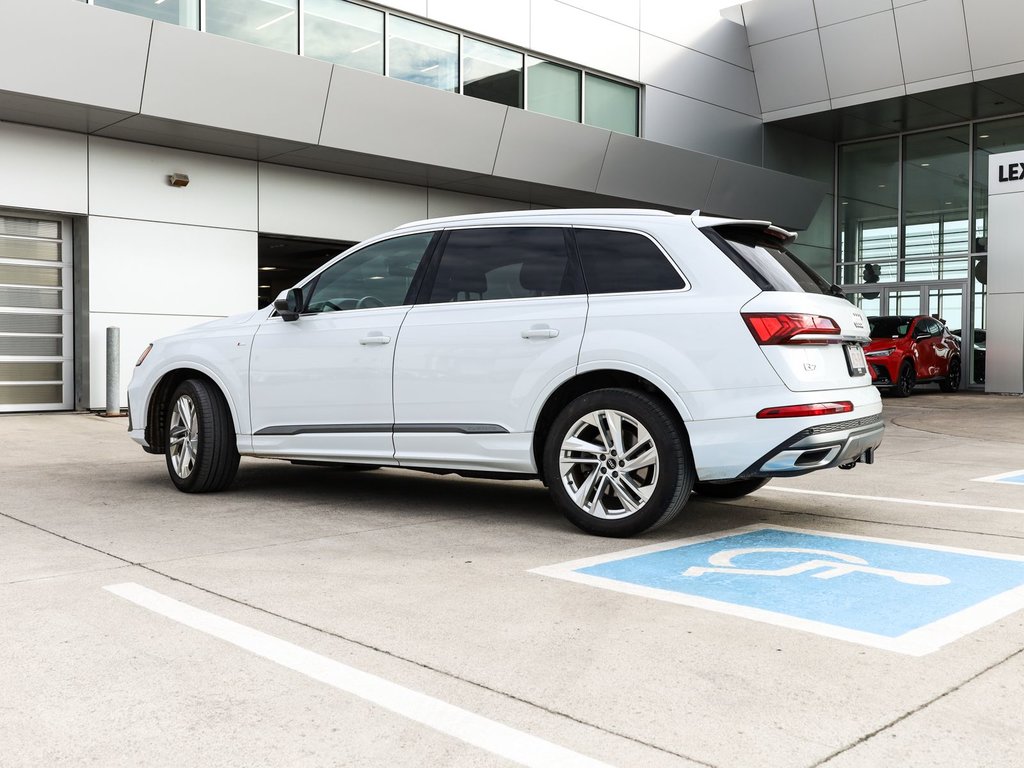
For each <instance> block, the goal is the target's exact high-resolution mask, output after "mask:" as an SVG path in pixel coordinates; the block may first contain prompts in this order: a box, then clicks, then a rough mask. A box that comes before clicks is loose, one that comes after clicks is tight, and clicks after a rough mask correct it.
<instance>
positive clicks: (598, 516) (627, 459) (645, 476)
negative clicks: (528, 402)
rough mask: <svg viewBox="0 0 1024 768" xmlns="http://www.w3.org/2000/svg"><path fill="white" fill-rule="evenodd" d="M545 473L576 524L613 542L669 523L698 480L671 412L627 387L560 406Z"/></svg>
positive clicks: (560, 504)
mask: <svg viewBox="0 0 1024 768" xmlns="http://www.w3.org/2000/svg"><path fill="white" fill-rule="evenodd" d="M544 474H545V477H546V478H547V479H548V488H549V491H550V492H551V496H552V498H553V499H554V501H555V503H556V504H557V505H558V507H559V508H560V509H561V510H562V512H563V513H564V514H565V516H566V517H567V518H568V519H569V521H570V522H571V523H573V525H575V526H577V527H578V528H581V529H582V530H584V531H586V532H588V533H594V534H597V535H599V536H615V537H625V536H633V535H635V534H637V533H640V532H642V531H646V530H649V529H651V528H655V527H657V526H659V525H664V524H665V523H667V522H668V521H669V520H671V519H672V518H674V517H675V516H676V515H677V514H678V513H679V511H680V510H681V509H682V508H683V506H684V505H685V504H686V501H687V498H688V497H689V494H690V490H691V488H692V487H693V482H694V480H695V477H696V473H695V471H694V467H693V458H692V457H691V455H690V447H689V444H688V443H687V440H686V435H685V432H684V431H683V429H682V426H681V424H679V422H678V419H677V417H676V416H675V414H674V413H672V411H671V410H670V408H669V407H668V406H666V405H663V404H662V403H661V402H659V401H658V400H656V399H654V398H653V397H651V396H649V395H647V394H645V393H643V392H637V391H634V390H628V389H600V390H596V391H594V392H590V393H587V394H585V395H581V396H580V397H578V398H576V399H575V400H573V401H572V402H571V403H569V405H567V406H566V407H565V409H564V410H563V411H562V412H561V413H560V414H559V415H558V417H557V418H556V419H555V421H554V424H552V426H551V430H550V432H549V433H548V435H547V440H546V442H545V447H544Z"/></svg>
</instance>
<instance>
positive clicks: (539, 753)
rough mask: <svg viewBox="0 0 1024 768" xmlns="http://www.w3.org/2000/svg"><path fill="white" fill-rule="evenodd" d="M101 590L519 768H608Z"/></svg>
mask: <svg viewBox="0 0 1024 768" xmlns="http://www.w3.org/2000/svg"><path fill="white" fill-rule="evenodd" d="M104 589H106V590H107V591H108V592H112V593H113V594H115V595H118V596H119V597H123V598H124V599H125V600H130V601H131V602H133V603H135V604H136V605H140V606H142V607H143V608H148V609H149V610H151V611H153V612H155V613H159V614H161V615H162V616H166V617H167V618H169V619H172V620H173V621H177V622H179V623H180V624H184V625H185V626H187V627H191V628H192V629H196V630H199V631H200V632H205V633H206V634H208V635H212V636H213V637H216V638H219V639H221V640H224V641H226V642H228V643H231V644H232V645H235V646H237V647H239V648H242V649H244V650H247V651H250V652H251V653H254V654H256V655H257V656H262V657H263V658H265V659H269V660H270V661H273V662H275V663H277V664H280V665H281V666H283V667H287V668H288V669H292V670H294V671H296V672H299V673H301V674H303V675H306V676H307V677H311V678H313V679H314V680H319V681H320V682H322V683H326V684H327V685H330V686H333V687H334V688H337V689H339V690H342V691H345V692H346V693H350V694H352V695H354V696H358V697H359V698H361V699H365V700H366V701H369V702H371V703H373V704H376V705H377V706H379V707H381V708H383V709H386V710H388V711H390V712H394V713H395V714H398V715H402V716H403V717H406V718H408V719H410V720H413V721H415V722H417V723H421V724H423V725H426V726H427V727H429V728H433V729H434V730H437V731H440V732H441V733H444V734H447V735H448V736H453V737H455V738H456V739H460V740H462V741H464V742H466V743H467V744H472V745H473V746H475V747H479V748H480V749H484V750H486V751H488V752H491V753H493V754H495V755H499V756H500V757H504V758H506V759H508V760H511V761H512V762H515V763H518V764H520V765H525V766H531V768H533V767H535V768H562V767H563V766H566V767H571V768H611V767H610V766H609V765H608V763H602V762H600V761H598V760H594V759H592V758H589V757H586V756H585V755H581V754H579V753H578V752H573V751H572V750H569V749H566V748H564V747H560V746H558V745H557V744H552V743H551V742H549V741H545V740H544V739H541V738H538V737H536V736H532V735H530V734H528V733H524V732H523V731H517V730H516V729H514V728H510V727H509V726H507V725H502V724H501V723H498V722H495V721H494V720H489V719H487V718H486V717H482V716H480V715H477V714H474V713H473V712H470V711H468V710H465V709H461V708H459V707H456V706H454V705H452V704H448V703H446V702H443V701H441V700H440V699H435V698H433V697H431V696H427V695H426V694H423V693H419V692H417V691H414V690H411V689H409V688H404V687H402V686H401V685H398V684H397V683H392V682H390V681H388V680H385V679H384V678H382V677H377V676H376V675H371V674H369V673H367V672H361V671H360V670H358V669H355V668H354V667H350V666H347V665H345V664H342V663H340V662H338V661H335V660H333V659H329V658H327V657H326V656H321V655H320V654H318V653H314V652H313V651H309V650H306V649H305V648H302V647H300V646H297V645H294V644H292V643H289V642H287V641H285V640H281V639H279V638H276V637H274V636H272V635H268V634H266V633H264V632H260V631H259V630H255V629H252V628H250V627H247V626H245V625H244V624H238V623H236V622H234V621H231V620H229V619H225V618H223V617H221V616H217V615H216V614H213V613H209V612H207V611H204V610H201V609H199V608H194V607H192V606H191V605H188V604H186V603H182V602H179V601H178V600H174V599H173V598H170V597H167V596H166V595H163V594H161V593H159V592H155V591H153V590H152V589H147V588H146V587H143V586H141V585H139V584H133V583H126V584H111V585H109V586H107V587H104Z"/></svg>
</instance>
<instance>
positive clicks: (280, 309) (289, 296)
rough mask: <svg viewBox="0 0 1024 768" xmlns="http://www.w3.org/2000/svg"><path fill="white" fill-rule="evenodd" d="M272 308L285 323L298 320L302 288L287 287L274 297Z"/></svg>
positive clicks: (300, 311) (300, 310)
mask: <svg viewBox="0 0 1024 768" xmlns="http://www.w3.org/2000/svg"><path fill="white" fill-rule="evenodd" d="M274 309H276V310H277V314H279V315H280V316H281V319H282V320H284V321H285V322H286V323H290V322H292V321H293V320H298V319H299V316H300V315H301V313H302V289H301V288H289V289H288V290H287V291H284V292H283V293H282V294H281V295H280V296H278V297H277V298H276V299H274Z"/></svg>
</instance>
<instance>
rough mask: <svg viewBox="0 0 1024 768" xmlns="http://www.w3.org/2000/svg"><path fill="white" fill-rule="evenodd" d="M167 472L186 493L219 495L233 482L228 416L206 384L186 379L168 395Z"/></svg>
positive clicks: (234, 462)
mask: <svg viewBox="0 0 1024 768" xmlns="http://www.w3.org/2000/svg"><path fill="white" fill-rule="evenodd" d="M167 471H168V473H169V474H170V476H171V480H172V481H173V483H174V484H175V485H176V486H177V487H178V490H180V491H185V492H186V493H209V492H213V491H221V490H224V489H225V488H227V487H228V486H229V485H230V484H231V481H232V480H234V479H235V473H236V472H237V471H238V446H237V445H236V443H235V428H234V424H233V422H232V420H231V412H230V411H229V410H228V404H227V403H226V402H225V401H224V397H223V395H221V393H220V391H219V390H218V389H217V388H216V387H215V386H214V385H213V384H211V383H209V382H207V381H204V380H202V379H187V380H186V381H183V382H182V383H181V384H179V385H178V388H177V389H175V390H174V394H173V395H171V402H170V412H169V415H168V420H167Z"/></svg>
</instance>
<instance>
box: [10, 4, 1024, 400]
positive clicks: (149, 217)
mask: <svg viewBox="0 0 1024 768" xmlns="http://www.w3.org/2000/svg"><path fill="white" fill-rule="evenodd" d="M722 5H723V4H722V3H715V2H704V1H703V0H686V1H680V0H501V2H479V1H476V2H474V1H473V0H393V1H392V2H390V3H388V4H387V5H384V4H379V3H370V2H361V1H358V2H349V1H348V0H88V2H86V1H84V0H0V412H5V411H6V412H10V411H43V410H72V409H89V408H94V409H95V408H102V407H103V406H104V405H105V397H106V389H105V381H106V377H107V366H106V349H105V344H106V338H107V333H106V331H107V328H108V327H117V328H119V329H120V338H121V363H120V371H119V372H118V373H119V376H120V382H121V389H122V393H123V390H124V388H125V386H126V384H127V381H128V377H129V376H130V373H131V369H132V366H133V364H134V359H135V356H136V354H137V353H138V352H141V351H142V349H143V347H144V346H145V345H146V344H147V343H148V342H149V341H151V340H152V339H153V338H155V337H158V336H161V335H165V334H167V333H170V332H173V331H175V330H178V329H180V328H183V327H186V326H189V325H193V324H196V323H199V322H203V321H205V320H208V319H213V318H217V317H222V316H225V315H229V314H233V313H236V312H242V311H246V310H252V309H255V308H257V307H258V306H264V305H265V304H267V303H268V302H269V301H271V300H272V299H273V298H274V297H275V296H276V295H277V293H279V292H280V291H281V290H283V289H284V288H287V287H289V286H291V285H292V284H294V283H295V282H297V281H298V280H299V279H300V278H301V277H302V276H303V275H305V274H307V273H308V272H309V271H311V270H312V269H314V268H315V267H317V266H319V265H320V264H322V263H323V262H324V261H325V260H326V259H328V258H329V257H330V256H332V255H334V254H336V253H338V252H339V251H340V250H342V249H343V248H345V247H347V246H348V245H350V244H352V243H354V242H357V241H359V240H361V239H364V238H366V237H369V236H371V235H375V234H378V233H380V232H383V231H386V230H388V229H390V228H392V227H393V226H396V225H398V224H401V223H404V222H407V221H412V220H416V219H424V218H428V217H436V216H447V215H453V214H462V213H472V212H485V211H497V210H513V209H530V208H548V207H645V208H660V209H664V210H668V211H673V212H678V213H689V212H691V211H694V210H698V209H699V210H701V211H704V212H707V213H714V214H721V215H727V216H736V217H742V218H756V219H769V220H771V221H773V222H775V223H777V224H780V225H782V226H784V227H787V228H790V229H794V230H797V231H799V232H800V236H799V239H798V241H797V244H796V245H795V246H794V250H795V251H796V252H797V253H798V254H799V255H800V256H801V257H802V258H803V259H804V260H805V261H806V262H807V263H808V264H809V265H811V266H812V267H813V268H814V269H815V270H817V271H818V272H820V273H821V274H822V275H823V276H825V277H827V278H828V279H830V280H832V281H834V282H836V283H838V284H839V285H840V286H842V288H843V290H844V291H845V292H846V294H847V296H848V297H849V298H850V299H851V301H854V302H855V303H856V304H858V305H859V306H861V307H862V308H863V309H864V310H865V312H866V313H867V314H869V315H884V314H907V315H915V314H932V315H937V316H940V317H942V318H943V319H944V320H945V321H946V323H947V326H948V327H949V328H950V329H951V330H952V331H953V332H954V333H956V334H958V335H960V336H961V338H962V344H963V349H964V353H963V366H964V368H963V376H964V380H963V384H964V386H965V387H967V388H972V389H976V390H979V391H988V392H1003V393H1024V47H1022V46H1021V45H1020V44H1019V43H1018V42H1017V40H1016V38H1017V30H1018V28H1019V27H1021V26H1024V4H1022V3H1020V2H1019V0H752V1H751V2H747V3H743V4H741V5H733V6H731V7H724V8H723V7H721V6H722Z"/></svg>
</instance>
